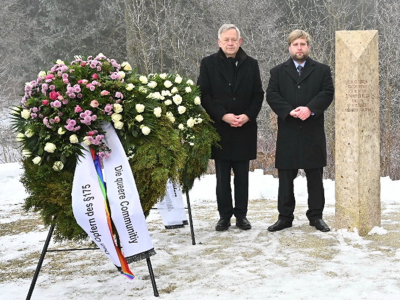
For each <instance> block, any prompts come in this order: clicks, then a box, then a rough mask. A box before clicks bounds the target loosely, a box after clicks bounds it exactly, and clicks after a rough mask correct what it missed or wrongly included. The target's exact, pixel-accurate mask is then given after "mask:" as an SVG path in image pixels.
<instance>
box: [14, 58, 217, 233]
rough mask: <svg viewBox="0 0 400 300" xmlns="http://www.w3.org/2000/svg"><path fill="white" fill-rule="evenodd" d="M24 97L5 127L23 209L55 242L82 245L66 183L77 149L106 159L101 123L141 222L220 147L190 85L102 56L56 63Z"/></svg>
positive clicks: (70, 178)
mask: <svg viewBox="0 0 400 300" xmlns="http://www.w3.org/2000/svg"><path fill="white" fill-rule="evenodd" d="M24 90H25V94H24V96H23V98H22V101H21V105H20V106H18V107H15V108H13V111H12V120H13V126H14V130H15V132H16V135H17V140H18V141H19V142H21V148H22V153H23V156H24V159H23V168H24V174H23V176H22V179H21V181H22V183H23V184H24V186H25V188H26V190H27V192H28V193H29V197H28V198H27V199H26V200H25V209H27V210H29V209H33V210H35V211H39V212H40V214H41V216H42V218H43V221H44V223H45V224H46V225H50V224H55V225H56V227H55V231H54V234H55V238H56V240H63V239H67V240H79V239H82V238H85V237H86V233H84V232H83V230H82V229H80V227H79V226H78V225H77V223H76V222H75V219H74V216H73V213H72V207H71V191H72V183H73V176H74V171H75V166H76V162H77V161H78V160H79V159H80V157H81V156H82V155H84V151H85V150H84V147H83V146H82V145H86V146H89V147H90V148H92V149H93V150H95V153H96V154H97V155H99V156H100V157H101V158H102V159H107V158H108V157H109V156H110V155H112V149H110V148H109V146H108V145H107V143H106V140H105V139H104V132H103V130H102V124H104V122H108V123H111V124H112V125H113V127H114V128H115V130H116V132H117V134H118V136H119V138H120V141H121V143H122V145H123V147H124V149H125V152H126V153H127V156H128V158H129V162H130V165H131V168H132V172H133V175H134V177H135V181H136V184H137V188H138V192H139V196H140V200H141V204H142V208H143V211H144V213H145V214H146V215H147V214H148V212H149V210H150V208H152V207H153V206H154V204H155V203H157V201H158V200H160V199H161V198H162V197H163V196H164V194H165V190H166V183H167V181H168V180H172V181H174V182H178V183H179V184H180V185H181V186H182V188H183V190H184V191H188V190H190V189H191V188H192V186H193V183H194V180H195V179H196V178H198V177H200V176H201V175H202V174H204V172H205V171H206V169H207V164H208V159H209V157H210V153H211V146H212V145H215V144H216V143H217V142H218V139H219V137H218V134H217V133H216V131H215V129H214V127H213V126H212V124H211V120H210V118H209V116H208V115H207V114H206V113H205V111H204V110H203V109H202V107H201V100H200V91H199V88H198V87H197V86H195V85H194V83H193V81H192V80H190V79H185V78H182V77H181V76H180V75H178V74H166V73H163V74H150V75H147V76H145V75H140V74H136V73H135V72H133V71H132V67H131V66H130V64H129V63H127V62H123V63H122V64H119V63H117V62H116V61H115V60H114V59H109V58H107V57H106V56H104V55H103V54H99V55H97V56H89V57H87V58H83V57H80V56H79V57H75V60H74V61H72V62H71V63H64V62H63V61H61V60H58V61H57V62H56V63H55V64H54V65H53V67H52V68H51V69H50V70H48V71H47V72H45V71H41V72H40V73H39V74H38V77H37V79H36V80H33V81H31V82H28V83H26V85H25V89H24ZM54 217H56V218H54Z"/></svg>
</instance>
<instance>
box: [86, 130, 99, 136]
mask: <svg viewBox="0 0 400 300" xmlns="http://www.w3.org/2000/svg"><path fill="white" fill-rule="evenodd" d="M96 133H97V130H92V131H89V132H87V133H86V135H89V136H93V135H95V134H96Z"/></svg>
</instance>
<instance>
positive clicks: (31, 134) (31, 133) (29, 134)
mask: <svg viewBox="0 0 400 300" xmlns="http://www.w3.org/2000/svg"><path fill="white" fill-rule="evenodd" d="M34 134H35V133H34V132H33V131H32V130H31V129H28V130H27V131H25V135H26V137H28V138H30V137H32V136H33V135H34Z"/></svg>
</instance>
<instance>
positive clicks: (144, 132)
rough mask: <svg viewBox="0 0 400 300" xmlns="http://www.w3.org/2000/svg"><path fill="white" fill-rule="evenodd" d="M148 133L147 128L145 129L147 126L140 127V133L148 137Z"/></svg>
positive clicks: (148, 129)
mask: <svg viewBox="0 0 400 300" xmlns="http://www.w3.org/2000/svg"><path fill="white" fill-rule="evenodd" d="M150 131H151V129H150V128H149V127H147V126H143V127H142V133H143V134H144V135H149V133H150Z"/></svg>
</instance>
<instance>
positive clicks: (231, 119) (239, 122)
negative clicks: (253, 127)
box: [222, 114, 249, 127]
mask: <svg viewBox="0 0 400 300" xmlns="http://www.w3.org/2000/svg"><path fill="white" fill-rule="evenodd" d="M222 120H223V121H225V122H226V123H228V124H230V125H231V127H242V126H243V125H244V124H246V123H247V122H248V121H249V117H248V116H247V115H245V114H241V115H238V116H237V115H234V114H225V115H224V116H223V117H222Z"/></svg>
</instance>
